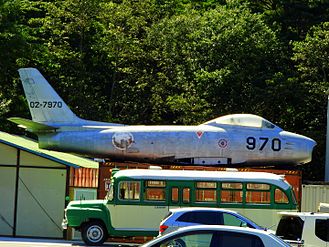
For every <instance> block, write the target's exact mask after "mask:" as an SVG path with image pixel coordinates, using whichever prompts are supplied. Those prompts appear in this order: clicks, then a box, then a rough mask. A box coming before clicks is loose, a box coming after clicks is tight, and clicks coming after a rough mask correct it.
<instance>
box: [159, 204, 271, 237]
mask: <svg viewBox="0 0 329 247" xmlns="http://www.w3.org/2000/svg"><path fill="white" fill-rule="evenodd" d="M200 224H201V225H227V226H240V227H250V228H254V229H259V230H265V229H264V228H262V227H261V226H259V225H257V224H256V223H255V222H253V221H252V220H250V219H248V218H246V217H244V216H243V215H241V214H239V213H237V212H235V211H232V210H227V209H222V208H207V207H188V208H175V209H170V210H169V214H168V215H167V216H166V217H165V218H164V219H163V220H162V221H161V223H160V227H159V235H164V234H167V233H169V232H172V231H175V230H176V229H178V228H180V227H184V226H194V225H200Z"/></svg>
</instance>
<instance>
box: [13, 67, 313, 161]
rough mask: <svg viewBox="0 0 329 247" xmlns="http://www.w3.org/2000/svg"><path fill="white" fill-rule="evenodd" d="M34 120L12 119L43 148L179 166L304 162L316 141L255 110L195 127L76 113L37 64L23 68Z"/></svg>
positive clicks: (23, 81)
mask: <svg viewBox="0 0 329 247" xmlns="http://www.w3.org/2000/svg"><path fill="white" fill-rule="evenodd" d="M19 73H20V77H21V80H22V83H23V87H24V92H25V95H26V98H27V101H28V105H29V109H30V112H31V115H32V120H28V119H23V118H17V117H13V118H10V119H9V120H11V121H13V122H15V123H17V124H19V125H20V126H21V127H24V128H26V130H28V131H31V132H33V133H35V134H36V135H37V136H38V142H39V147H40V148H44V149H49V150H57V151H62V152H70V153H76V154H80V155H84V156H89V157H94V158H111V159H120V160H135V161H141V162H147V161H154V162H176V163H180V164H199V165H224V164H242V163H255V164H256V163H257V164H263V165H265V164H268V163H271V164H303V163H307V162H310V161H311V159H312V151H313V148H314V146H315V145H316V143H315V141H314V140H312V139H310V138H308V137H305V136H302V135H298V134H294V133H291V132H287V131H284V130H282V129H281V128H279V127H278V126H276V125H274V124H272V123H271V122H269V121H267V120H266V119H264V118H262V117H260V116H257V115H252V114H233V115H227V116H223V117H219V118H216V119H213V120H211V121H208V122H206V123H203V124H201V125H195V126H161V125H157V126H141V125H137V126H127V125H122V124H114V123H104V122H97V121H90V120H85V119H81V118H79V117H77V116H76V115H75V114H74V113H73V112H72V111H71V110H70V109H69V107H68V106H67V105H66V104H65V102H64V101H63V100H62V98H61V97H60V96H59V95H58V94H57V93H56V91H55V90H54V89H53V88H52V87H51V86H50V84H49V83H48V82H47V81H46V79H45V78H44V77H43V76H42V75H41V73H40V72H39V71H38V70H36V69H34V68H24V69H20V70H19Z"/></svg>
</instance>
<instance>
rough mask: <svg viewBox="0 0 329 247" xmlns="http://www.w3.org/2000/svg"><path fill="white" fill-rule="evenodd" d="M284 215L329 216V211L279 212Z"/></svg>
mask: <svg viewBox="0 0 329 247" xmlns="http://www.w3.org/2000/svg"><path fill="white" fill-rule="evenodd" d="M278 214H279V215H282V216H299V217H324V218H325V217H326V218H329V213H315V212H279V213H278Z"/></svg>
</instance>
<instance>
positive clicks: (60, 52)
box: [0, 0, 329, 180]
mask: <svg viewBox="0 0 329 247" xmlns="http://www.w3.org/2000/svg"><path fill="white" fill-rule="evenodd" d="M21 67H35V68H38V69H39V70H40V71H41V72H42V73H43V75H44V76H45V77H46V78H47V80H48V81H50V82H51V84H52V86H53V87H54V88H55V89H56V90H57V91H58V92H59V94H60V95H61V96H62V98H63V99H64V100H65V101H66V102H67V103H68V105H70V107H71V109H72V110H73V111H74V112H75V113H76V114H77V115H78V116H80V117H83V118H87V119H92V120H100V121H109V122H117V123H125V124H199V123H202V122H205V121H207V120H210V119H212V118H216V117H218V116H222V115H225V114H231V113H252V114H257V115H260V116H263V117H264V118H266V119H268V120H270V121H271V122H273V123H275V124H277V125H279V126H280V127H282V128H283V129H285V130H288V131H292V132H296V133H299V134H303V135H306V136H309V137H311V138H313V139H315V140H316V141H317V143H318V145H317V147H316V150H315V153H314V158H313V161H312V162H311V163H310V164H308V165H305V166H303V168H302V169H304V171H305V172H304V179H307V180H322V179H323V176H324V156H325V136H326V109H327V97H328V96H327V90H328V89H329V83H328V78H327V73H329V1H326V0H322V1H321V0H309V1H307V0H227V1H225V0H222V1H220V0H219V1H215V0H115V1H110V0H63V1H51V0H48V1H46V0H45V1H42V0H41V1H39V0H34V1H32V0H0V118H1V121H0V130H1V131H6V132H9V133H15V134H24V131H22V130H21V129H18V128H17V127H16V126H15V125H14V124H12V123H10V122H9V121H7V118H8V117H12V116H19V117H25V118H31V117H30V113H29V110H28V107H27V103H26V101H25V97H24V94H23V91H22V86H21V83H20V81H19V78H18V72H17V70H18V69H19V68H21Z"/></svg>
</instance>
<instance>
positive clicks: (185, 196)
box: [183, 188, 191, 203]
mask: <svg viewBox="0 0 329 247" xmlns="http://www.w3.org/2000/svg"><path fill="white" fill-rule="evenodd" d="M190 191H191V190H190V188H184V189H183V203H189V202H190Z"/></svg>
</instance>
